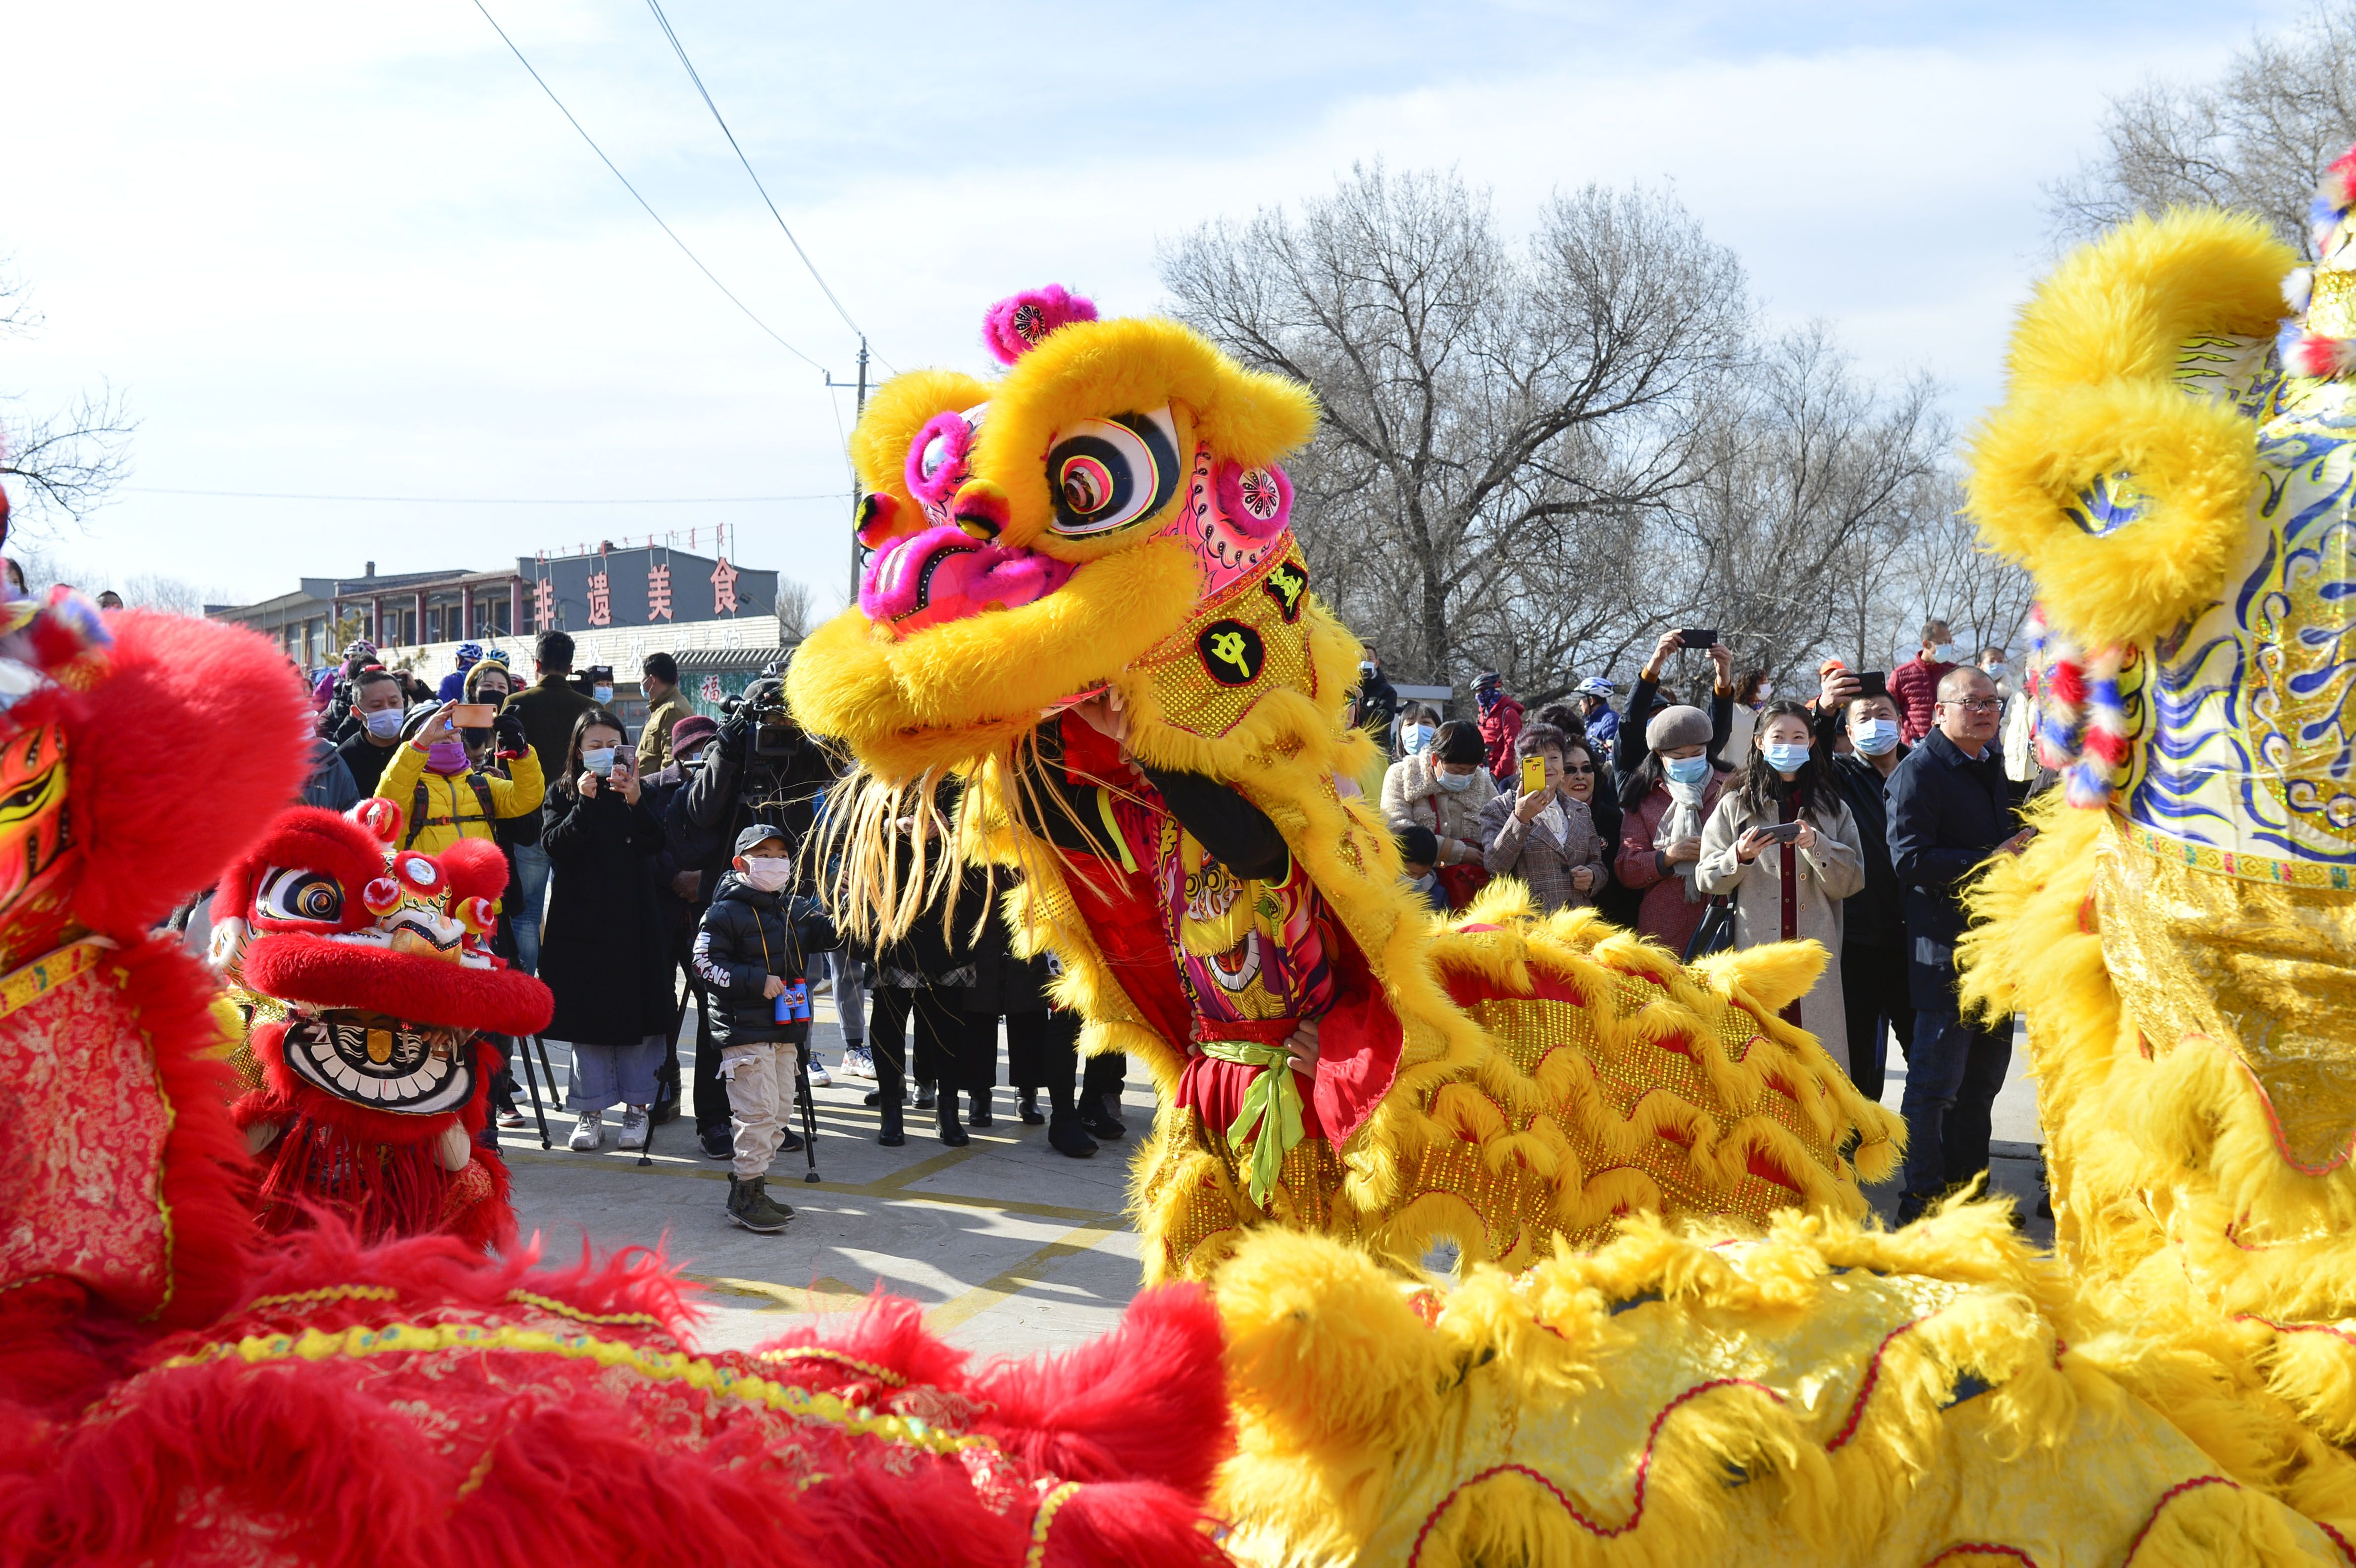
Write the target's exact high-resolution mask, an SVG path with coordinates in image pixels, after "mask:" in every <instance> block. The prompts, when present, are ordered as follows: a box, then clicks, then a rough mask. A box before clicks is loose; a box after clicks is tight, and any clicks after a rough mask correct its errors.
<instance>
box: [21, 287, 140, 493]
mask: <svg viewBox="0 0 2356 1568" xmlns="http://www.w3.org/2000/svg"><path fill="white" fill-rule="evenodd" d="M40 325H41V318H40V315H39V314H38V313H37V312H36V311H35V310H34V309H33V308H32V305H31V304H30V302H29V300H28V299H27V293H26V290H25V286H24V284H23V283H21V282H20V281H18V280H17V279H16V278H15V277H14V276H13V275H12V274H10V273H9V272H7V271H6V270H5V267H0V338H7V337H22V336H28V335H30V334H31V333H33V332H35V331H37V330H38V329H39V327H40ZM23 404H24V399H23V398H22V396H21V395H17V394H11V393H5V392H0V480H7V479H13V480H15V481H16V484H15V485H10V486H9V487H8V488H9V490H10V491H11V495H10V496H9V499H10V501H11V502H12V503H13V504H14V505H15V506H16V507H17V508H19V509H18V510H17V511H16V512H15V513H14V514H13V515H12V517H11V518H10V523H11V527H12V528H23V526H24V525H25V523H27V522H28V521H33V520H35V519H48V518H52V517H65V518H68V519H70V521H73V522H76V523H79V522H80V521H81V520H82V519H83V518H85V517H88V516H89V515H90V514H91V512H92V511H94V510H95V509H97V508H98V507H100V506H102V505H103V504H104V502H105V500H106V497H107V495H108V493H109V492H110V491H112V489H113V488H114V486H115V485H116V484H117V483H119V482H120V481H121V480H122V478H123V474H124V473H125V472H126V469H127V460H128V455H129V446H130V441H131V432H132V431H133V429H134V421H133V420H132V418H131V416H130V413H129V411H127V409H126V408H125V407H124V404H123V399H122V397H121V395H120V394H118V393H116V392H115V391H114V390H113V389H112V388H106V389H101V390H100V391H98V392H96V393H89V392H85V393H83V394H81V395H80V397H79V398H77V399H76V400H74V401H73V402H72V403H71V404H70V405H69V406H68V407H66V408H65V409H62V410H59V411H54V412H48V413H27V412H25V411H23Z"/></svg>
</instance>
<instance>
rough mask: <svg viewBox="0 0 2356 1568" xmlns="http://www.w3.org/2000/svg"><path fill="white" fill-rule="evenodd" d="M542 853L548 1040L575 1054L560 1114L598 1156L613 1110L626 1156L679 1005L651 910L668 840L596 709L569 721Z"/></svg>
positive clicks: (576, 1139)
mask: <svg viewBox="0 0 2356 1568" xmlns="http://www.w3.org/2000/svg"><path fill="white" fill-rule="evenodd" d="M540 843H541V848H543V849H545V850H547V851H548V859H549V864H550V867H551V869H552V874H551V876H550V880H549V896H548V919H547V923H546V925H545V927H544V928H543V930H542V931H541V938H540V977H541V980H542V981H543V982H545V983H546V985H547V987H548V988H549V989H550V990H551V991H552V992H553V993H555V996H556V1016H555V1017H554V1018H552V1019H550V1020H549V1025H548V1029H547V1033H546V1038H547V1039H548V1040H550V1041H551V1042H552V1043H553V1042H557V1041H562V1042H563V1043H564V1044H566V1045H568V1046H570V1047H571V1048H572V1053H573V1077H572V1084H571V1089H570V1092H569V1093H568V1094H567V1096H566V1100H565V1108H566V1109H568V1110H570V1111H572V1112H573V1114H574V1115H577V1116H578V1117H579V1118H580V1121H579V1123H578V1125H575V1126H574V1127H573V1137H572V1140H571V1147H573V1148H574V1149H577V1150H580V1151H582V1152H584V1153H586V1152H589V1151H591V1150H594V1149H595V1148H596V1147H598V1145H599V1144H600V1143H601V1142H602V1141H603V1140H604V1136H605V1132H604V1123H605V1110H606V1108H607V1107H608V1106H610V1105H612V1104H615V1103H616V1101H619V1102H620V1103H621V1104H622V1105H623V1107H624V1109H623V1113H622V1137H621V1147H624V1148H626V1149H636V1148H644V1147H646V1143H647V1106H648V1104H649V1103H650V1102H651V1101H652V1100H653V1099H654V1097H655V1070H656V1069H657V1068H659V1067H660V1066H661V1065H662V1060H663V1054H664V1051H665V1049H666V1044H667V1042H668V1041H669V1038H670V1026H671V1018H672V1012H671V1009H672V1007H673V1006H674V1002H673V997H672V992H671V987H670V976H671V946H670V937H669V932H668V931H666V930H665V929H664V927H663V923H662V917H661V915H660V913H659V912H658V911H657V910H656V907H655V888H654V864H655V854H656V852H657V851H658V850H659V849H660V848H662V847H663V831H662V824H661V823H659V822H657V821H656V820H655V816H654V813H653V811H652V810H650V809H649V808H648V805H647V803H646V801H645V799H644V797H643V796H642V795H640V793H639V787H638V774H637V762H636V759H635V758H634V757H633V756H632V755H631V754H630V752H629V749H628V748H627V746H626V744H625V743H624V731H623V729H622V721H621V720H619V719H617V718H616V717H615V716H614V715H613V714H612V713H611V712H609V711H607V710H606V709H603V708H593V709H590V710H589V711H588V712H586V713H584V714H583V715H581V717H580V718H579V719H577V720H574V721H573V741H572V744H571V745H570V746H569V747H568V748H567V749H566V751H565V755H564V766H563V768H562V770H561V771H560V772H559V773H558V774H557V778H556V783H555V784H553V785H552V787H551V788H550V789H549V792H548V810H547V815H546V817H545V819H544V826H543V827H542V828H541V836H540Z"/></svg>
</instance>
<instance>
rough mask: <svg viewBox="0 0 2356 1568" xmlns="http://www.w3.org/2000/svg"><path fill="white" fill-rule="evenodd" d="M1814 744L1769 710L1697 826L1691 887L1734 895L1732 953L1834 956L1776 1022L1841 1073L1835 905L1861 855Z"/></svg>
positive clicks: (1854, 882) (1860, 880) (1782, 710)
mask: <svg viewBox="0 0 2356 1568" xmlns="http://www.w3.org/2000/svg"><path fill="white" fill-rule="evenodd" d="M1736 776H1737V777H1738V778H1739V779H1740V783H1739V784H1733V785H1731V786H1730V787H1729V788H1728V789H1727V791H1726V792H1725V794H1723V795H1720V796H1719V802H1718V805H1716V806H1715V807H1713V808H1712V809H1711V811H1710V814H1709V820H1708V823H1707V824H1706V825H1705V826H1704V827H1703V828H1702V835H1701V859H1700V861H1699V862H1698V864H1697V866H1696V867H1695V870H1694V881H1695V885H1696V886H1697V887H1698V888H1700V889H1701V891H1704V892H1706V893H1711V894H1720V893H1729V894H1732V895H1733V898H1734V945H1735V946H1737V947H1755V946H1758V945H1759V944H1762V943H1767V942H1792V941H1795V940H1798V939H1801V938H1810V939H1813V940H1815V941H1816V942H1819V943H1821V944H1824V948H1825V951H1826V953H1828V954H1830V955H1834V959H1833V961H1828V962H1826V965H1825V968H1824V973H1823V974H1821V975H1819V976H1816V983H1815V987H1812V988H1811V989H1810V990H1809V992H1808V994H1807V995H1806V996H1804V997H1801V998H1800V999H1799V1000H1798V1001H1796V1002H1794V1003H1793V1004H1792V1005H1791V1006H1790V1007H1788V1008H1785V1009H1784V1010H1783V1020H1784V1021H1785V1022H1786V1023H1790V1024H1794V1025H1796V1026H1798V1027H1799V1028H1801V1029H1806V1030H1807V1031H1808V1032H1809V1033H1811V1034H1813V1035H1815V1037H1816V1039H1817V1040H1818V1041H1819V1042H1821V1043H1822V1044H1823V1046H1824V1048H1825V1051H1826V1054H1827V1055H1829V1056H1830V1057H1831V1058H1832V1059H1833V1060H1834V1061H1837V1062H1839V1063H1840V1067H1841V1071H1842V1072H1847V1071H1848V1026H1847V1021H1846V1014H1845V1013H1844V1011H1843V1009H1842V1004H1841V985H1840V965H1839V963H1838V962H1837V957H1838V955H1839V953H1840V950H1841V901H1842V900H1844V899H1846V898H1848V897H1849V896H1850V895H1852V894H1854V893H1856V892H1858V891H1861V890H1862V889H1863V888H1864V887H1865V851H1864V849H1863V848H1862V846H1861V844H1860V841H1859V839H1858V829H1857V823H1856V821H1855V819H1853V818H1852V817H1851V816H1849V814H1848V807H1847V806H1846V805H1842V804H1841V798H1840V792H1839V791H1838V790H1837V788H1835V787H1834V784H1833V782H1832V775H1831V773H1830V771H1829V770H1828V769H1827V768H1826V766H1825V763H1824V760H1823V759H1822V758H1820V757H1818V756H1817V755H1816V754H1815V728H1814V726H1813V725H1812V724H1811V723H1810V721H1809V717H1808V710H1807V709H1805V708H1804V707H1802V706H1801V705H1800V704H1798V703H1796V702H1791V701H1783V702H1771V703H1769V704H1768V705H1767V709H1766V711H1765V712H1763V713H1762V714H1761V715H1760V716H1759V730H1758V745H1757V747H1756V748H1755V750H1754V752H1753V753H1752V756H1751V764H1750V766H1749V767H1747V768H1745V769H1744V770H1743V771H1742V772H1741V773H1740V774H1738V775H1736ZM1770 828H1783V830H1784V831H1783V833H1771V832H1770V831H1769V829H1770Z"/></svg>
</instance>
